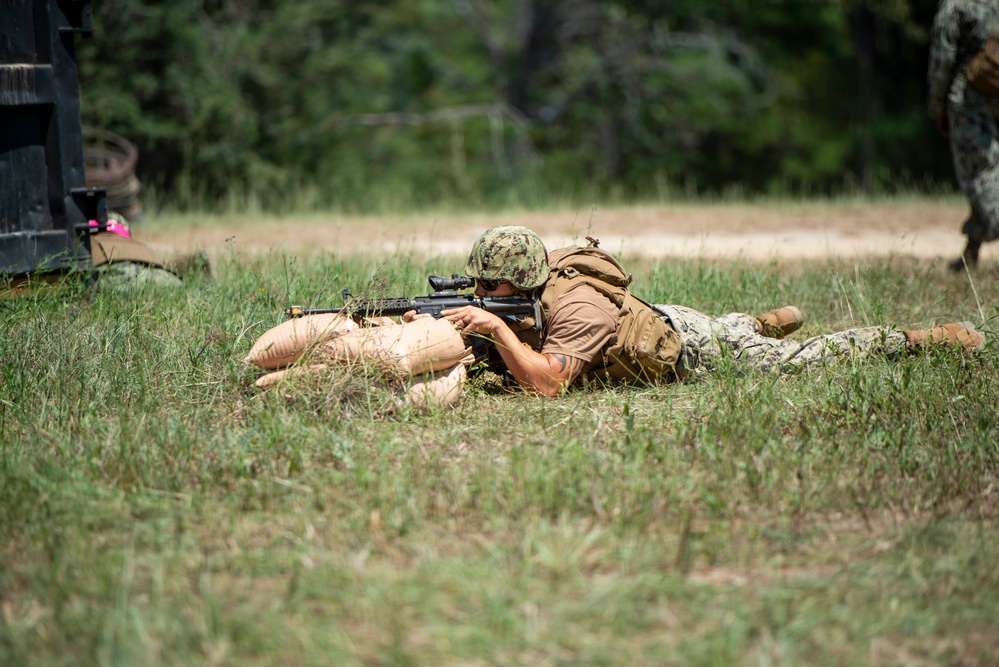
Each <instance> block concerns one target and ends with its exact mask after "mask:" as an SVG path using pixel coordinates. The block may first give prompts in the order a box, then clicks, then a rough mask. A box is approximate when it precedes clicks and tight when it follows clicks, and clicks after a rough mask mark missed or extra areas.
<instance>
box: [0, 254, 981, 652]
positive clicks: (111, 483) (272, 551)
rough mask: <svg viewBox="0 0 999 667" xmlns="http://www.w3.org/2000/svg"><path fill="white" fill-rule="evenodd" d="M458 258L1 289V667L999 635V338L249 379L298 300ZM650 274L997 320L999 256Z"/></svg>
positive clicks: (810, 310) (419, 281) (807, 330)
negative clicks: (809, 362)
mask: <svg viewBox="0 0 999 667" xmlns="http://www.w3.org/2000/svg"><path fill="white" fill-rule="evenodd" d="M459 264H460V258H453V261H451V262H450V263H445V265H443V266H442V265H438V264H437V263H435V264H433V265H430V264H428V263H427V262H426V260H422V259H420V258H418V257H412V256H394V257H388V258H382V260H381V261H374V260H362V259H354V258H350V257H333V256H327V257H322V258H319V259H317V260H315V261H311V262H309V263H299V262H297V261H295V260H292V259H290V258H281V257H271V258H269V259H268V260H266V261H265V260H260V261H257V262H256V263H244V264H237V263H235V262H233V261H230V262H223V263H222V264H221V265H220V266H218V267H217V271H216V279H215V280H214V281H209V280H207V279H206V278H195V279H192V280H189V281H188V282H187V283H186V284H185V285H184V287H183V288H182V289H179V290H174V291H170V290H157V289H154V288H149V289H144V290H140V291H135V292H129V293H124V294H117V293H113V292H109V291H99V290H95V289H94V288H93V287H92V286H90V285H89V284H87V283H86V282H78V281H77V282H68V283H67V284H65V285H63V286H62V287H57V288H54V289H46V290H39V291H37V292H34V293H32V294H30V295H28V296H25V297H21V298H19V299H15V300H7V301H4V302H2V303H0V323H2V324H0V329H2V331H3V334H2V336H0V429H2V444H0V664H4V665H43V664H44V665H60V664H66V665H70V664H72V665H79V664H100V665H119V664H120V665H136V664H143V665H159V664H163V665H168V664H177V665H180V664H184V665H187V664H221V665H230V664H231V665H236V664H239V665H245V664H302V665H310V664H316V665H320V664H321V665H328V664H337V665H352V664H356V665H362V664H365V665H366V664H393V665H395V664H441V665H450V664H453V665H458V664H482V665H486V664H541V665H559V664H594V665H596V664H607V665H611V664H613V665H633V664H693V665H698V664H704V665H709V664H710V665H716V664H734V665H743V664H744V665H750V664H752V665H757V664H786V665H800V664H851V665H852V664H876V665H893V664H912V663H923V664H967V665H987V664H994V663H995V662H996V660H997V659H999V650H997V648H996V647H997V646H999V630H997V626H996V623H995V619H996V618H999V575H997V570H996V568H995V567H994V562H993V561H994V555H995V553H996V550H997V547H999V529H997V526H996V509H997V502H996V499H997V497H999V494H997V491H996V484H997V458H999V437H997V428H996V406H997V405H999V396H997V392H999V367H997V362H999V356H997V352H996V348H995V344H994V342H992V343H990V345H989V347H988V348H987V349H986V350H985V351H983V352H982V353H980V354H977V355H965V354H960V353H957V352H954V351H951V350H941V351H937V352H932V353H928V354H924V355H918V356H907V357H902V358H897V359H885V358H873V359H870V360H868V361H866V362H845V363H842V364H838V365H837V364H830V365H828V366H826V367H822V368H817V369H814V370H812V371H810V372H805V373H796V374H792V375H764V374H759V373H754V372H744V371H741V370H740V369H739V368H737V367H735V366H734V365H726V364H723V365H722V367H720V368H719V369H717V371H716V372H715V373H713V374H710V375H708V376H706V377H704V378H702V379H700V380H697V381H694V382H689V383H685V384H681V385H671V386H665V387H654V388H624V387H607V388H603V389H598V388H593V389H587V390H582V391H578V392H573V393H570V394H568V395H566V396H564V397H562V398H558V399H554V400H541V399H537V398H533V397H530V396H526V395H523V394H521V393H517V392H508V391H506V390H505V389H504V388H502V387H501V386H500V385H499V384H498V383H497V382H496V381H495V378H492V377H488V376H487V377H482V378H479V379H476V380H474V381H473V382H472V383H471V384H470V386H469V387H468V388H467V391H466V394H465V397H464V399H463V401H462V403H461V404H460V405H459V406H458V407H456V408H454V409H449V410H441V411H434V412H430V413H413V412H405V411H403V412H395V413H394V414H392V415H387V414H385V413H384V412H382V411H380V410H379V409H377V408H378V407H379V404H378V403H377V401H372V402H370V403H365V402H364V401H363V400H356V397H355V399H353V402H352V403H351V404H350V405H349V408H350V409H346V407H347V406H345V404H344V403H343V401H346V400H347V398H348V397H346V396H339V395H336V394H332V395H331V394H329V393H325V392H324V389H323V388H313V389H310V390H307V391H304V392H299V393H298V394H295V393H291V394H289V393H280V392H271V393H263V394H261V393H258V392H257V391H256V390H255V389H254V388H253V385H252V383H253V380H254V379H255V378H256V377H257V376H258V374H259V371H257V370H256V369H254V368H252V367H247V366H245V365H244V364H243V363H242V361H241V358H242V356H243V355H244V354H245V353H246V351H247V350H248V349H249V347H250V345H251V344H252V342H253V341H254V340H255V338H256V337H257V336H258V335H260V334H261V333H263V332H264V331H266V330H267V329H268V328H269V327H271V326H273V325H275V324H277V323H279V322H280V320H281V315H280V313H281V310H282V309H283V308H284V307H285V306H287V305H289V304H291V303H311V304H321V303H325V302H333V301H336V296H335V295H336V294H337V292H338V290H339V289H340V288H342V287H345V286H346V287H351V288H352V289H353V291H354V292H355V293H366V294H371V295H385V294H408V295H414V294H418V293H425V291H426V287H425V276H426V274H427V273H430V272H436V273H443V272H446V271H447V270H450V268H449V267H453V266H458V265H459ZM631 268H632V270H633V272H634V273H635V274H636V285H637V286H638V287H639V289H638V291H639V293H640V295H641V296H643V297H644V298H647V299H649V300H652V301H656V302H672V303H683V304H686V305H691V306H695V307H698V308H700V309H702V310H705V311H707V312H716V313H721V312H725V311H730V310H741V311H750V312H755V311H762V310H766V309H768V308H770V307H773V306H775V305H779V304H781V303H784V302H793V303H795V304H797V305H799V306H800V307H802V309H803V310H804V311H805V312H806V314H807V315H808V316H809V320H808V322H807V324H806V326H805V327H804V329H803V330H802V331H801V332H799V333H797V334H795V336H797V337H801V338H804V337H807V336H809V335H813V334H816V333H820V332H823V331H827V330H832V329H836V328H842V327H846V326H858V325H867V324H883V323H897V324H900V325H913V326H927V325H930V324H933V323H934V322H935V321H945V320H965V319H969V320H974V321H976V322H977V323H978V324H979V325H981V328H982V329H983V330H985V331H986V332H987V333H988V335H989V336H990V339H991V340H992V341H994V339H995V334H996V329H997V327H996V326H995V324H996V316H997V312H999V311H997V308H996V305H997V304H999V288H997V287H996V284H997V281H996V277H997V276H996V272H995V270H994V269H993V268H991V267H986V268H985V269H983V270H982V271H981V272H979V273H977V274H976V275H975V277H974V283H971V282H970V281H969V279H968V278H967V277H958V276H953V275H950V274H948V273H947V272H946V271H945V269H944V267H943V266H941V265H935V264H930V265H921V264H914V263H911V262H907V261H905V260H903V259H899V258H895V259H891V260H885V261H876V262H869V263H863V264H854V263H840V262H826V263H820V264H816V265H806V266H793V267H792V266H785V265H778V264H767V265H751V264H743V263H730V262H719V263H709V262H688V263H684V262H671V263H641V264H638V265H636V266H634V267H631ZM972 286H974V288H975V289H974V290H973V289H972ZM309 392H314V393H312V394H310V393H309Z"/></svg>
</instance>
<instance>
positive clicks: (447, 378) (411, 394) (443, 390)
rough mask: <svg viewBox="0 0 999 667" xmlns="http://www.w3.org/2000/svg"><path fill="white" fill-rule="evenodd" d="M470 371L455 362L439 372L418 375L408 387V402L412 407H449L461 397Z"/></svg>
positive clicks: (406, 394)
mask: <svg viewBox="0 0 999 667" xmlns="http://www.w3.org/2000/svg"><path fill="white" fill-rule="evenodd" d="M467 377H468V371H466V370H465V366H464V364H460V363H459V364H455V365H454V366H452V367H451V368H447V369H445V370H443V371H440V372H437V373H426V374H424V375H416V376H414V377H413V378H412V379H411V380H410V381H409V386H408V387H407V388H406V393H405V399H406V404H407V405H409V406H411V407H442V408H443V407H448V406H450V405H454V404H455V402H457V400H458V398H459V397H461V390H462V389H463V388H464V386H465V379H466V378H467Z"/></svg>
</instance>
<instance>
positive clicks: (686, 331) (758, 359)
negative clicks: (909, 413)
mask: <svg viewBox="0 0 999 667" xmlns="http://www.w3.org/2000/svg"><path fill="white" fill-rule="evenodd" d="M655 308H656V310H658V311H659V312H660V313H662V314H663V315H665V316H666V319H667V321H668V322H669V323H670V325H671V326H672V327H673V328H674V329H676V331H677V333H679V334H680V338H681V339H682V340H683V347H684V350H683V362H684V364H685V365H686V367H687V368H688V369H689V370H696V369H698V368H703V367H708V368H710V367H711V366H713V365H714V364H715V362H716V361H718V360H720V359H722V358H723V357H729V358H731V359H733V360H734V361H735V362H736V363H739V364H745V365H747V366H751V367H753V368H756V369H757V370H761V371H780V370H791V369H795V368H803V367H806V366H808V365H810V364H815V363H824V362H829V361H834V360H839V359H851V358H853V359H856V358H861V357H865V356H868V355H870V354H874V353H881V354H886V355H890V354H897V353H901V352H903V351H904V350H905V345H906V338H905V334H904V333H902V332H901V331H899V330H898V329H895V328H894V327H865V328H862V329H849V330H847V331H839V332H836V333H832V334H826V335H823V336H813V337H812V338H809V339H807V340H805V341H802V342H799V341H796V340H791V339H789V338H767V337H766V336H761V335H760V334H759V333H758V332H757V329H756V319H755V318H754V317H753V316H752V315H746V314H745V313H730V314H728V315H722V316H721V317H709V316H707V315H705V314H704V313H700V312H698V311H696V310H694V309H692V308H685V307H684V306H668V305H659V304H656V305H655Z"/></svg>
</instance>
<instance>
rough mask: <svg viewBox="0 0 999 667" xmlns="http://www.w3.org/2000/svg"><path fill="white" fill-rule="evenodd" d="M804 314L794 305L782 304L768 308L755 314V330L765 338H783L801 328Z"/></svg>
mask: <svg viewBox="0 0 999 667" xmlns="http://www.w3.org/2000/svg"><path fill="white" fill-rule="evenodd" d="M804 323H805V316H804V315H802V314H801V311H800V310H798V308H797V307H795V306H784V307H783V308H775V309H774V310H768V311H767V312H765V313H763V314H762V315H757V316H756V325H757V330H758V331H759V332H760V335H761V336H766V337H767V338H783V337H784V336H786V335H788V334H789V333H793V332H795V331H797V330H798V329H800V328H801V325H802V324H804Z"/></svg>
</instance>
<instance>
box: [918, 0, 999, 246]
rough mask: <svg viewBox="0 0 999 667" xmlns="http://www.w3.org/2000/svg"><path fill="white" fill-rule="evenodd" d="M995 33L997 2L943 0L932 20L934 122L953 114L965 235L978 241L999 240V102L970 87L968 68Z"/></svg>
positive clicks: (998, 21)
mask: <svg viewBox="0 0 999 667" xmlns="http://www.w3.org/2000/svg"><path fill="white" fill-rule="evenodd" d="M996 32H999V2H996V0H943V2H941V3H940V5H939V7H938V9H937V14H936V17H935V18H934V21H933V30H932V36H931V43H930V65H929V71H928V74H927V79H928V83H929V91H930V92H929V103H928V108H927V110H928V112H929V115H930V117H932V118H934V119H936V118H938V117H940V116H941V115H942V114H944V113H945V112H946V113H947V115H948V119H949V128H950V148H951V155H952V157H953V160H954V170H955V172H956V173H957V181H958V185H959V186H960V187H961V190H962V191H963V192H964V194H965V195H966V196H967V197H968V201H969V203H970V204H971V214H970V216H969V217H968V219H967V221H966V222H965V223H964V226H963V228H962V229H961V231H962V232H964V234H966V235H967V237H968V239H970V240H976V241H992V240H994V239H996V238H999V98H997V97H986V96H985V95H983V94H982V93H980V92H979V91H977V90H975V89H974V88H973V87H971V86H969V85H968V80H967V78H966V76H965V74H964V69H965V67H967V65H968V62H969V61H970V60H971V59H972V58H973V57H974V56H975V54H976V53H978V52H979V50H981V48H982V47H983V46H984V44H985V41H986V40H987V39H988V38H989V37H990V36H991V35H993V34H995V33H996Z"/></svg>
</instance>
